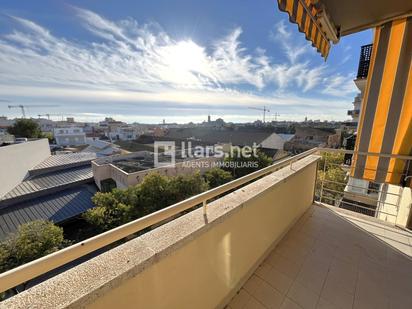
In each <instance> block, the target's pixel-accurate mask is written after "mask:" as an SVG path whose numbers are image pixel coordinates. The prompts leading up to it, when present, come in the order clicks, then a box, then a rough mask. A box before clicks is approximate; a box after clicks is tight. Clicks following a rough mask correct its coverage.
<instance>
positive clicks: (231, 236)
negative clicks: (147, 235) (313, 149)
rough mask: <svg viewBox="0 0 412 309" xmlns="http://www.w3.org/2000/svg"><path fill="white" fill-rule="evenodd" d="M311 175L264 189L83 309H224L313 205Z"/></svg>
mask: <svg viewBox="0 0 412 309" xmlns="http://www.w3.org/2000/svg"><path fill="white" fill-rule="evenodd" d="M315 175H316V162H312V163H311V164H309V165H307V166H305V167H304V168H303V170H301V171H299V172H297V173H294V174H293V175H292V176H290V177H289V178H287V179H285V180H282V181H281V182H279V183H277V184H276V185H274V186H272V187H270V188H269V189H267V190H264V191H263V192H260V193H259V194H258V193H257V192H256V191H255V192H253V193H251V198H250V199H249V200H248V201H247V202H246V203H244V205H243V207H241V208H240V209H236V210H235V211H233V213H230V214H229V216H228V217H227V218H226V219H225V220H224V221H223V222H221V223H219V224H217V225H215V226H213V228H211V229H208V230H206V231H205V232H203V233H201V234H200V236H198V237H196V238H194V239H193V240H192V241H190V242H188V243H186V244H185V245H183V246H182V247H180V248H179V249H177V250H176V251H174V252H173V253H172V254H170V255H168V256H166V257H162V258H161V259H160V260H159V261H158V262H157V263H155V264H154V265H152V266H150V267H148V268H147V269H146V270H144V271H143V272H141V273H139V274H138V275H137V276H135V277H133V278H131V279H128V280H127V281H125V282H124V283H123V284H122V285H121V286H119V287H117V288H115V289H112V290H110V291H109V292H108V293H106V294H104V295H101V296H100V297H99V298H98V299H97V300H96V301H95V302H94V303H93V304H90V305H89V306H88V308H99V309H101V308H110V309H112V308H169V309H170V308H179V309H184V308H197V309H198V308H215V307H223V306H224V305H225V304H226V303H227V302H228V301H229V299H230V298H231V297H232V296H233V295H234V293H235V292H236V291H237V290H238V289H239V287H240V286H241V285H242V284H243V283H244V282H245V280H246V279H247V278H248V276H249V275H250V274H251V272H253V271H254V269H255V268H256V267H257V266H258V264H259V263H260V262H261V261H262V259H263V258H264V257H265V255H266V254H267V253H268V251H269V250H271V249H272V247H273V245H274V244H275V243H276V242H278V241H279V240H280V238H281V237H282V236H283V235H284V233H286V231H287V230H288V229H289V228H290V227H291V226H292V225H293V224H294V223H295V221H296V220H297V219H298V218H299V217H300V216H301V215H302V214H303V213H304V212H305V210H306V209H307V208H308V207H309V206H310V205H311V204H312V200H313V191H314V182H315ZM268 177H272V176H267V177H265V178H263V179H261V180H259V182H262V181H274V178H268ZM252 185H253V184H252ZM216 205H218V204H216ZM220 206H222V205H220Z"/></svg>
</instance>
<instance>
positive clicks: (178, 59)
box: [166, 40, 206, 71]
mask: <svg viewBox="0 0 412 309" xmlns="http://www.w3.org/2000/svg"><path fill="white" fill-rule="evenodd" d="M166 62H167V64H168V65H169V66H170V67H171V68H172V69H174V70H178V71H201V70H202V69H204V68H205V66H206V56H205V53H204V50H203V48H202V47H200V46H199V45H197V44H196V43H194V42H193V41H190V40H189V41H180V42H178V43H176V44H175V45H172V46H170V48H169V50H168V53H167V55H166Z"/></svg>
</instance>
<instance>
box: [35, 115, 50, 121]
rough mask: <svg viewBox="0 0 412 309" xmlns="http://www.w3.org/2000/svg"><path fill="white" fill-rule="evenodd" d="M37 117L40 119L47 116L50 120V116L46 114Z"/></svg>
mask: <svg viewBox="0 0 412 309" xmlns="http://www.w3.org/2000/svg"><path fill="white" fill-rule="evenodd" d="M37 116H38V117H39V119H40V118H41V117H43V116H46V117H47V119H48V120H50V114H44V115H41V114H38V115H37Z"/></svg>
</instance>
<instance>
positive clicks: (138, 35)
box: [0, 0, 372, 123]
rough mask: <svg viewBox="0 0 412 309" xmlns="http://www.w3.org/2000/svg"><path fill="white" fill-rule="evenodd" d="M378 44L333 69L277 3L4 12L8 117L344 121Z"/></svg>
mask: <svg viewBox="0 0 412 309" xmlns="http://www.w3.org/2000/svg"><path fill="white" fill-rule="evenodd" d="M371 41H372V32H371V31H370V30H369V31H364V32H361V33H357V34H354V35H350V36H347V37H343V38H341V40H340V42H339V43H338V44H337V45H333V46H332V48H331V52H330V54H329V58H328V60H327V61H326V62H325V61H324V59H323V58H322V57H321V56H320V54H319V53H317V52H316V50H315V49H314V48H313V47H312V46H311V44H310V43H309V42H308V41H306V39H305V38H304V35H303V34H302V33H300V32H299V31H298V29H297V26H296V25H295V24H292V23H290V22H289V21H288V16H287V14H286V13H282V12H280V11H279V10H278V8H277V4H276V1H273V0H259V1H250V0H225V1H222V0H208V1H204V0H202V1H200V0H150V1H149V0H147V1H143V0H141V1H135V0H123V1H118V0H117V1H113V0H105V1H98V0H81V1H70V0H66V1H60V0H54V1H46V0H44V1H42V0H37V1H16V0H13V1H9V0H2V1H1V3H0V115H5V116H8V117H9V118H14V117H20V115H21V113H20V110H19V109H9V108H8V105H10V104H12V105H19V104H23V105H27V106H28V108H27V109H26V113H27V115H28V116H31V117H35V118H37V117H38V115H45V114H50V115H51V116H50V117H51V119H55V120H57V119H61V117H75V119H76V120H79V121H98V120H102V118H104V117H114V118H116V119H118V120H122V121H126V122H140V123H160V122H162V121H163V119H164V120H165V121H166V122H168V123H171V122H178V123H187V122H190V121H193V122H201V121H204V120H206V118H207V115H209V114H210V115H211V117H212V119H215V118H217V117H221V118H223V119H224V120H225V121H227V122H250V121H255V120H257V119H262V113H261V112H260V111H259V110H256V109H251V108H250V107H254V108H263V107H264V106H266V108H268V109H269V110H270V112H268V114H267V119H269V120H272V119H274V118H275V114H278V115H279V116H277V119H278V120H296V121H302V120H303V119H304V118H305V117H308V119H321V120H345V119H348V116H347V110H348V109H351V107H352V102H353V97H354V96H355V95H356V93H357V89H356V87H355V85H354V83H353V79H354V78H355V75H356V71H357V65H358V61H359V52H360V47H361V46H362V45H365V44H369V43H371ZM30 106H32V107H30Z"/></svg>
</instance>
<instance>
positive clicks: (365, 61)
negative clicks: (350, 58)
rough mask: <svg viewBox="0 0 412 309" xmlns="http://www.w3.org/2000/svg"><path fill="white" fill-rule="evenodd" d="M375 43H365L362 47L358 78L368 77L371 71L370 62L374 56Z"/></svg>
mask: <svg viewBox="0 0 412 309" xmlns="http://www.w3.org/2000/svg"><path fill="white" fill-rule="evenodd" d="M372 48H373V44H368V45H364V46H362V47H361V52H360V57H359V66H358V75H357V76H356V78H367V77H368V72H369V64H370V61H371V56H372Z"/></svg>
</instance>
